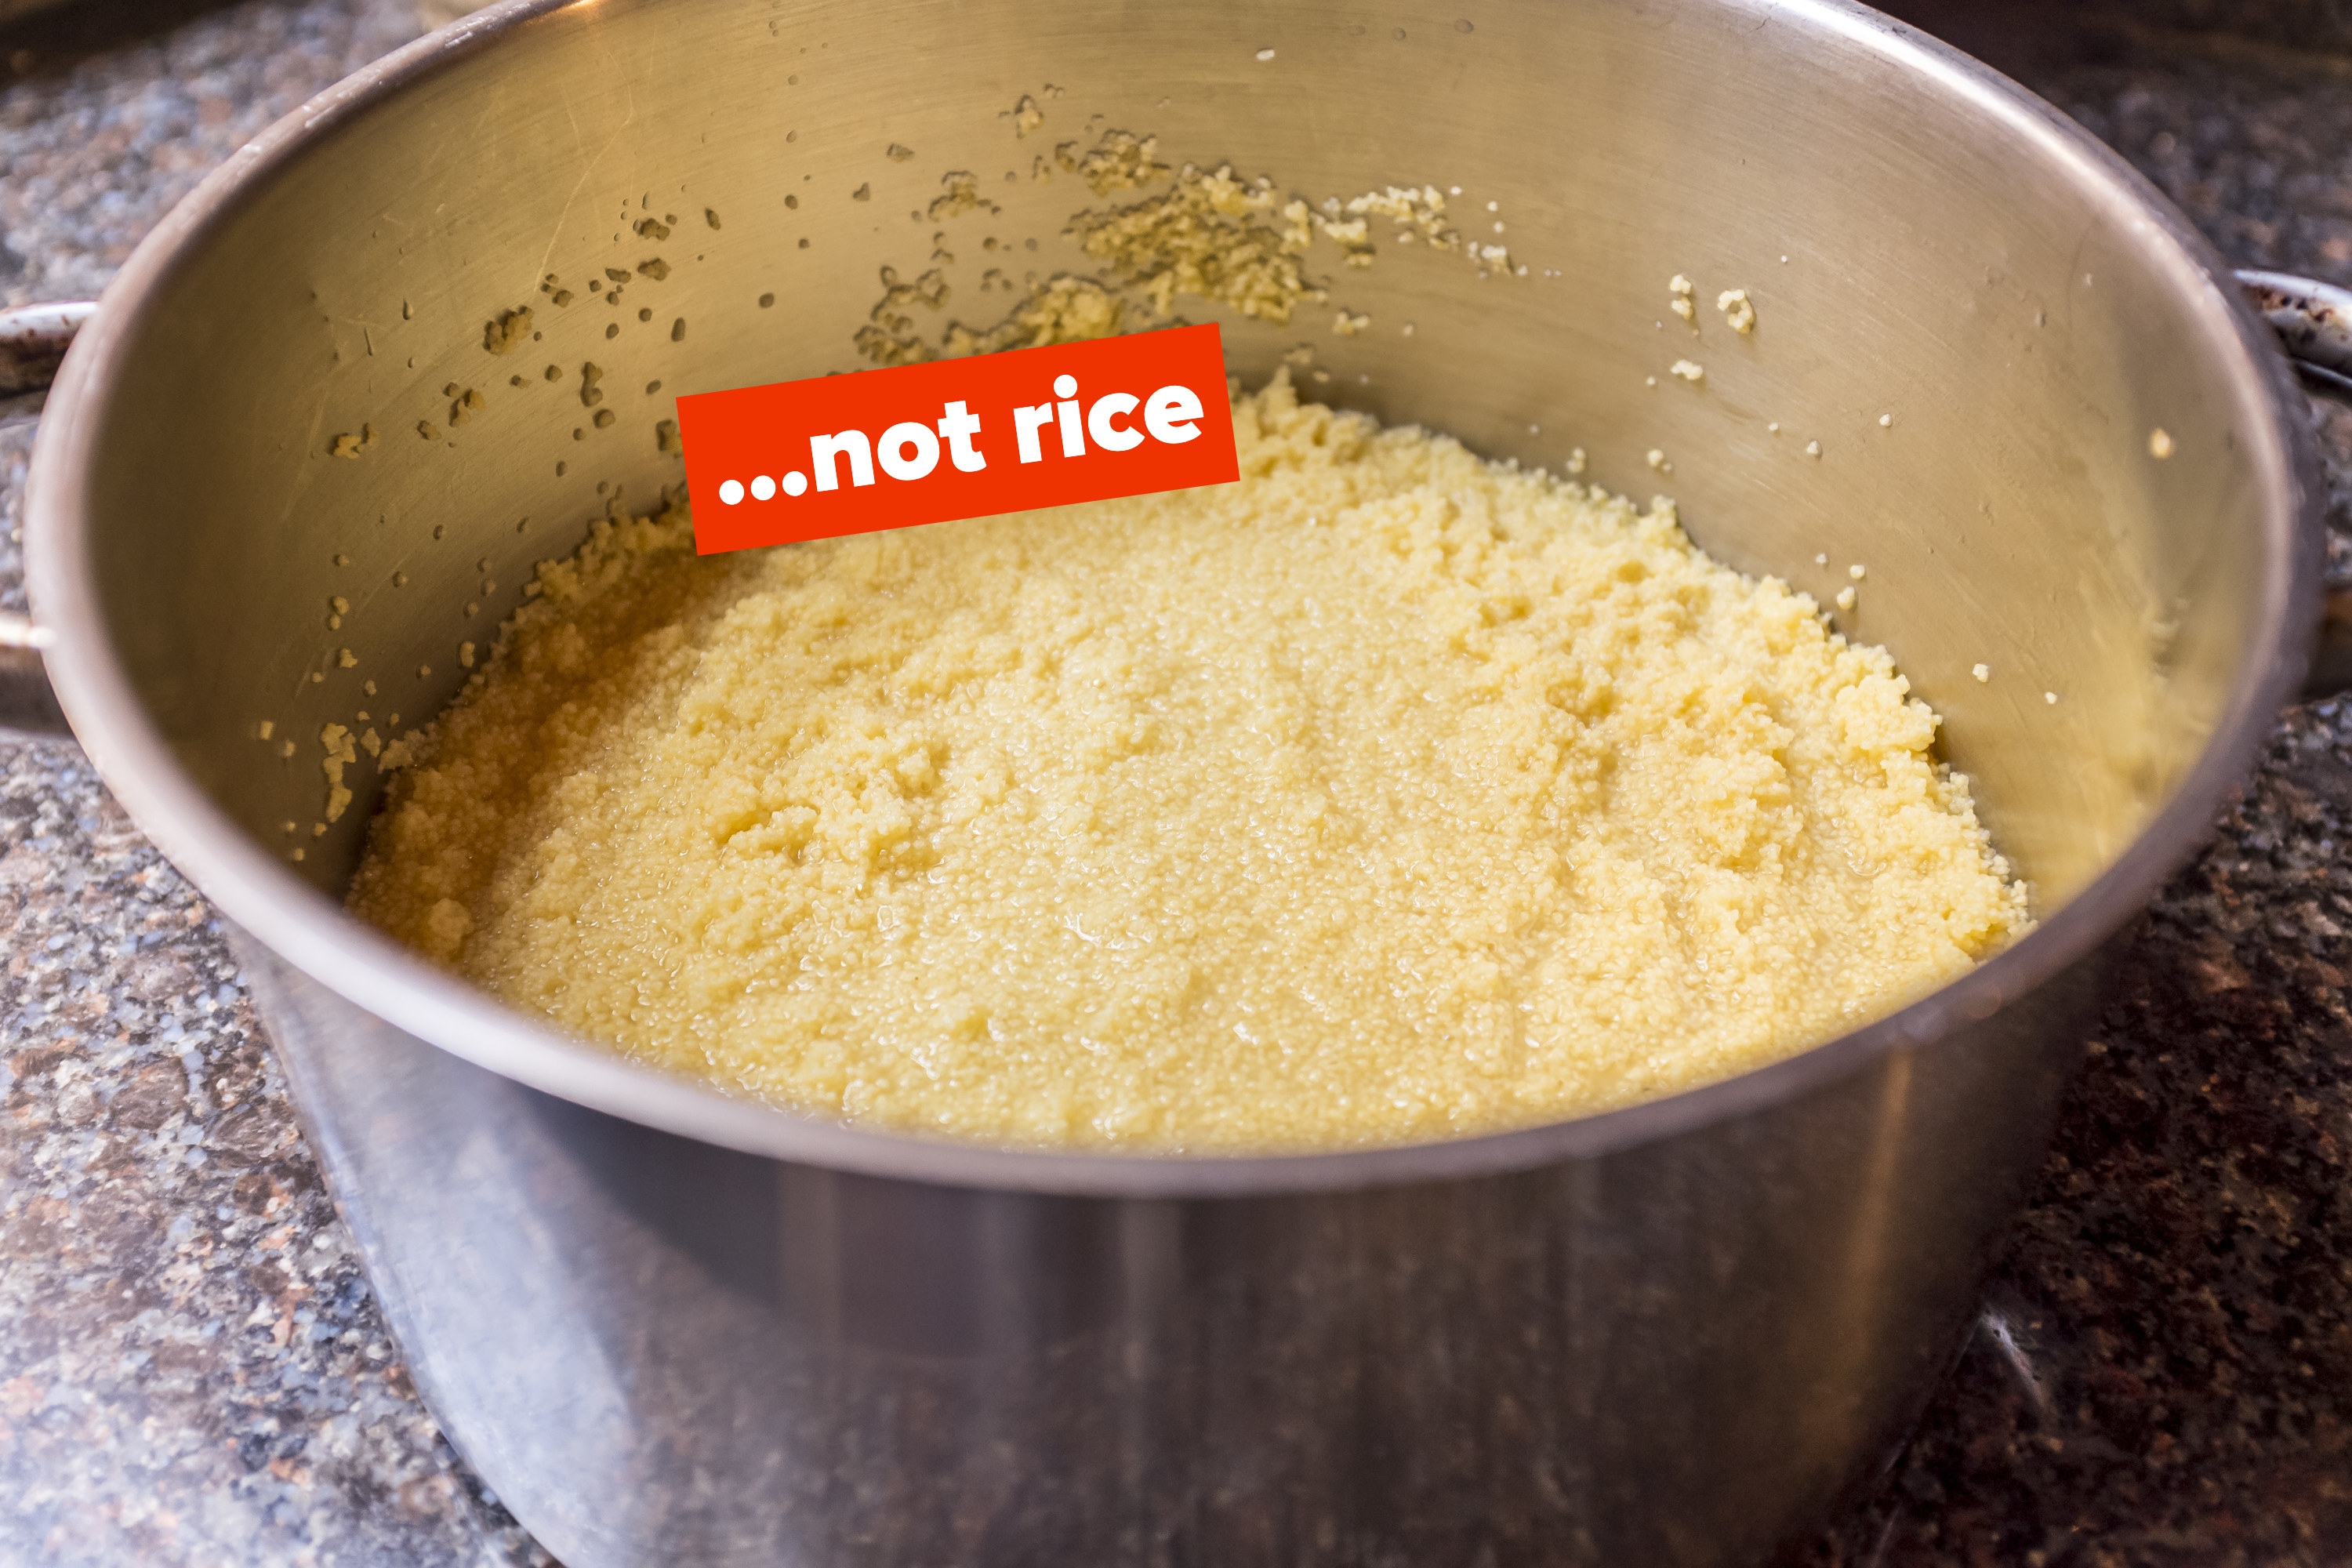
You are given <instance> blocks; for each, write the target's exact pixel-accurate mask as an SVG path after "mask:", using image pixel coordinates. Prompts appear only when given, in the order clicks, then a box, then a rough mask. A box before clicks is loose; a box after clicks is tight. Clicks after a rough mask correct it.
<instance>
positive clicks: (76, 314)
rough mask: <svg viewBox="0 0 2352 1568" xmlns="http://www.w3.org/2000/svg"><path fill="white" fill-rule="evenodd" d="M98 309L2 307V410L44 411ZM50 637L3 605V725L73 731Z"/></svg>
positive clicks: (0, 632)
mask: <svg viewBox="0 0 2352 1568" xmlns="http://www.w3.org/2000/svg"><path fill="white" fill-rule="evenodd" d="M97 310H98V307H97V306H96V305H94V304H89V303H82V304H73V305H26V306H24V307H22V308H21V309H18V310H0V416H5V415H32V414H36V413H38V412H39V410H40V404H41V399H42V397H43V395H45V394H46V393H47V390H48V385H49V382H50V380H51V379H52V378H53V377H55V376H56V374H58V364H59V363H61V362H62V361H63V360H64V359H65V357H66V350H67V349H68V348H70V347H72V346H73V341H74V334H75V333H77V332H79V331H81V329H82V325H83V323H85V322H86V321H89V319H90V317H91V316H92V315H94V314H96V313H97ZM48 641H49V634H48V631H47V628H45V627H41V626H35V625H34V624H33V622H32V620H31V619H30V617H28V616H21V615H18V614H16V612H14V611H12V610H0V730H21V731H27V732H29V733H32V734H36V735H66V734H70V733H72V731H70V730H69V729H68V728H67V726H66V716H65V710H63V709H60V708H59V707H58V699H57V694H56V693H54V692H52V691H51V690H50V689H49V680H48V677H47V674H46V673H44V672H43V670H42V668H41V649H42V648H43V647H46V646H47V644H48Z"/></svg>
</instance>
